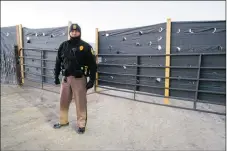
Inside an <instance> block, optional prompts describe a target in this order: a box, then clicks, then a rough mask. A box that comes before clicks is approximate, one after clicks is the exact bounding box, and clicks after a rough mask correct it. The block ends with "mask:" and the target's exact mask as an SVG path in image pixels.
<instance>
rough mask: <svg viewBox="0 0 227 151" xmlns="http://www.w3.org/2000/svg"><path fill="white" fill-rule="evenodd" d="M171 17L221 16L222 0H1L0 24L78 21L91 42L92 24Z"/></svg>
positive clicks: (42, 25) (135, 22)
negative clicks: (64, 0)
mask: <svg viewBox="0 0 227 151" xmlns="http://www.w3.org/2000/svg"><path fill="white" fill-rule="evenodd" d="M167 18H171V19H172V21H205V20H225V1H201V2H198V1H197V2H196V1H174V2H170V1H160V2H158V1H143V2H141V1H110V2H108V1H96V2H92V1H85V2H83V1H67V2H61V1H37V2H35V1H24V2H23V1H18V2H17V1H1V27H7V26H14V25H17V24H22V26H23V27H27V28H49V27H60V26H67V25H68V21H72V22H74V23H78V24H79V25H80V26H81V28H82V38H83V39H84V40H85V41H88V42H95V28H99V30H111V29H119V28H128V27H136V26H146V25H153V24H158V23H163V22H165V21H166V19H167Z"/></svg>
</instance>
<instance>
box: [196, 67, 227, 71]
mask: <svg viewBox="0 0 227 151" xmlns="http://www.w3.org/2000/svg"><path fill="white" fill-rule="evenodd" d="M200 68H201V69H223V70H225V69H226V67H200Z"/></svg>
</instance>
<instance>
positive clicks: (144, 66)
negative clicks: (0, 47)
mask: <svg viewBox="0 0 227 151" xmlns="http://www.w3.org/2000/svg"><path fill="white" fill-rule="evenodd" d="M100 65H101V66H126V67H139V68H176V69H185V68H187V69H188V68H190V69H198V68H199V67H188V66H147V65H127V64H107V63H105V64H104V63H99V64H98V66H100Z"/></svg>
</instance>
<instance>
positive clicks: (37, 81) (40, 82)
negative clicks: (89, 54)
mask: <svg viewBox="0 0 227 151" xmlns="http://www.w3.org/2000/svg"><path fill="white" fill-rule="evenodd" d="M22 79H25V80H28V81H32V82H36V83H39V84H42V81H41V80H40V81H39V80H34V79H30V78H22ZM43 84H50V85H54V82H53V83H49V82H45V83H44V82H43Z"/></svg>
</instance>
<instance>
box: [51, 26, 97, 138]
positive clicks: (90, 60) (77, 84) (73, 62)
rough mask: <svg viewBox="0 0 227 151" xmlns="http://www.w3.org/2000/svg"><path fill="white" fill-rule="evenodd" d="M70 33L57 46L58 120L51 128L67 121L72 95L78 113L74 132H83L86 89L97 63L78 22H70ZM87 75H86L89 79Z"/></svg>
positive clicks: (90, 83)
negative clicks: (60, 77) (68, 36)
mask: <svg viewBox="0 0 227 151" xmlns="http://www.w3.org/2000/svg"><path fill="white" fill-rule="evenodd" d="M69 34H70V40H67V41H65V42H63V43H62V44H61V45H60V47H59V49H58V53H57V57H56V64H55V69H54V73H55V84H56V85H58V84H60V80H59V74H60V71H62V75H63V79H62V82H61V89H60V122H59V123H57V124H54V128H56V129H57V128H61V127H63V126H68V125H69V121H68V111H69V105H70V102H71V100H72V98H74V100H75V104H76V113H77V132H78V133H80V134H81V133H84V132H85V127H86V123H87V98H86V93H87V90H88V89H90V88H92V87H93V85H94V82H95V74H96V70H97V64H96V61H95V54H94V50H93V48H92V47H91V45H89V44H88V43H87V42H85V41H83V40H81V28H80V26H79V25H78V24H72V25H71V26H70V28H69ZM89 73H90V74H89ZM86 76H89V81H88V82H87V77H86ZM72 96H73V97H72Z"/></svg>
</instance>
